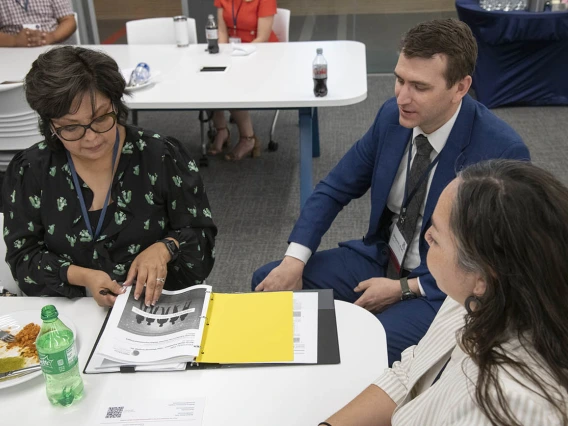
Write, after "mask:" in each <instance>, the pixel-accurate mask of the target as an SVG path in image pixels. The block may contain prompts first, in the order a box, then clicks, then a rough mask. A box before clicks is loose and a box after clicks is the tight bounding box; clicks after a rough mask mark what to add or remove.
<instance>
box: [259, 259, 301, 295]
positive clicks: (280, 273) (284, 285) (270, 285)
mask: <svg viewBox="0 0 568 426" xmlns="http://www.w3.org/2000/svg"><path fill="white" fill-rule="evenodd" d="M304 266H305V265H304V262H302V261H301V260H298V259H296V258H295V257H291V256H284V260H282V263H280V265H278V266H277V267H276V268H274V269H273V270H272V271H270V273H269V274H268V275H267V276H266V278H265V279H264V280H263V281H262V282H261V283H260V284H259V285H258V286H257V287H256V288H255V291H282V290H292V291H293V290H301V289H302V273H303V272H304Z"/></svg>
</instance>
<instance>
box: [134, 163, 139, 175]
mask: <svg viewBox="0 0 568 426" xmlns="http://www.w3.org/2000/svg"><path fill="white" fill-rule="evenodd" d="M132 173H134V175H135V176H138V175H139V174H140V166H139V165H138V166H134V167H133V168H132Z"/></svg>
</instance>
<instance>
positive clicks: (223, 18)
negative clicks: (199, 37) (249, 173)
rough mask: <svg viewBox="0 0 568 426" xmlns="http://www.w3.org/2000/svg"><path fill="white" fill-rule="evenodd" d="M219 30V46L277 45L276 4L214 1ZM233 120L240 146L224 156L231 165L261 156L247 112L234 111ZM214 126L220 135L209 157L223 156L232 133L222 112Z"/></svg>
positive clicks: (271, 1)
mask: <svg viewBox="0 0 568 426" xmlns="http://www.w3.org/2000/svg"><path fill="white" fill-rule="evenodd" d="M215 7H216V8H217V21H218V26H219V43H239V42H240V43H265V42H277V41H278V38H277V37H276V34H274V31H272V24H273V22H274V15H276V0H215ZM231 116H232V117H233V119H234V120H235V123H236V124H237V127H238V129H239V142H238V143H237V144H236V145H235V147H234V148H233V149H232V151H231V152H229V153H227V154H226V155H225V159H227V160H229V161H239V160H241V159H243V158H244V157H246V156H247V155H251V156H252V157H253V158H254V157H259V156H260V141H259V140H258V138H257V137H256V136H255V134H254V130H253V127H252V121H251V119H250V114H249V112H248V111H244V110H232V111H231ZM213 122H214V124H215V128H216V129H217V134H216V136H215V139H214V140H213V144H212V147H211V149H210V150H209V154H211V155H218V154H221V153H222V152H223V150H224V148H225V147H226V146H228V144H229V140H230V136H231V135H230V132H229V129H228V128H227V122H226V120H225V113H224V111H222V110H219V111H215V112H214V113H213Z"/></svg>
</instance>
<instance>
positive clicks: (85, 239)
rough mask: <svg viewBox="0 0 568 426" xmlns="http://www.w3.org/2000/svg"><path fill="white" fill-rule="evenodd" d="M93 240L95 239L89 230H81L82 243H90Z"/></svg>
mask: <svg viewBox="0 0 568 426" xmlns="http://www.w3.org/2000/svg"><path fill="white" fill-rule="evenodd" d="M92 240H93V237H91V234H89V230H88V229H83V230H81V232H79V241H81V242H82V243H90V242H91V241H92Z"/></svg>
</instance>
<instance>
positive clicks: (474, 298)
mask: <svg viewBox="0 0 568 426" xmlns="http://www.w3.org/2000/svg"><path fill="white" fill-rule="evenodd" d="M471 302H475V304H476V308H478V307H480V306H481V299H480V298H479V297H477V296H474V295H473V294H472V295H471V296H468V298H467V299H465V310H466V311H467V313H468V314H471V313H472V312H473V309H471Z"/></svg>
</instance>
